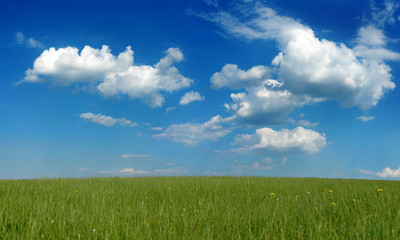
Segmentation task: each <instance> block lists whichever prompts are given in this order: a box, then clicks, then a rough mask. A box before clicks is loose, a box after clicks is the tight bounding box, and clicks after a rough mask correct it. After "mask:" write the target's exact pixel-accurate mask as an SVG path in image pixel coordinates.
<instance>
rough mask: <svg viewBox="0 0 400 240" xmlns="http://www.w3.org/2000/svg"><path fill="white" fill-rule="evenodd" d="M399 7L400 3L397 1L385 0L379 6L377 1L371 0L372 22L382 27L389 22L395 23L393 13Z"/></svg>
mask: <svg viewBox="0 0 400 240" xmlns="http://www.w3.org/2000/svg"><path fill="white" fill-rule="evenodd" d="M399 7H400V4H399V3H398V2H397V1H392V0H385V1H384V2H383V3H381V5H380V6H379V5H378V6H377V5H376V2H375V1H370V8H371V10H372V19H371V22H372V23H373V24H375V25H376V26H378V27H380V28H383V27H384V25H385V24H387V23H389V24H394V23H395V22H396V19H395V18H394V16H393V15H394V13H395V12H396V11H397V9H399Z"/></svg>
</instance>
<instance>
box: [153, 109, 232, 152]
mask: <svg viewBox="0 0 400 240" xmlns="http://www.w3.org/2000/svg"><path fill="white" fill-rule="evenodd" d="M227 121H229V119H223V118H222V117H220V116H215V117H213V118H211V120H209V121H207V122H205V123H184V124H173V125H170V126H169V127H168V128H167V129H165V130H164V132H162V133H159V134H155V135H154V137H155V138H165V139H170V140H172V141H173V142H179V143H184V144H186V145H191V146H194V145H197V144H198V143H199V142H201V141H204V140H214V141H215V140H217V139H218V138H221V137H224V136H225V135H227V134H228V133H230V132H231V129H227V128H224V127H223V126H222V124H223V123H225V122H227Z"/></svg>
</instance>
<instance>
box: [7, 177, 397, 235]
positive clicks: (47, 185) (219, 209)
mask: <svg viewBox="0 0 400 240" xmlns="http://www.w3.org/2000/svg"><path fill="white" fill-rule="evenodd" d="M0 239H400V182H395V181H369V180H343V179H311V178H262V177H143V178H90V179H40V180H3V181H0Z"/></svg>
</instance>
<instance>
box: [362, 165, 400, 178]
mask: <svg viewBox="0 0 400 240" xmlns="http://www.w3.org/2000/svg"><path fill="white" fill-rule="evenodd" d="M356 171H358V172H360V173H362V174H364V175H371V176H378V177H381V178H400V167H399V168H398V169H391V168H390V167H386V168H384V169H383V170H382V171H381V172H374V171H370V170H363V169H357V170H356Z"/></svg>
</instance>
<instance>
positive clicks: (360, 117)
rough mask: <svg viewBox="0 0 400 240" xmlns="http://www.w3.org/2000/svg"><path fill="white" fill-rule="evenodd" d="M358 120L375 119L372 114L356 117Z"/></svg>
mask: <svg viewBox="0 0 400 240" xmlns="http://www.w3.org/2000/svg"><path fill="white" fill-rule="evenodd" d="M357 119H358V120H361V121H363V122H369V121H372V120H374V119H375V117H374V116H359V117H357Z"/></svg>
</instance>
